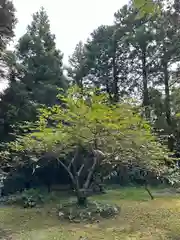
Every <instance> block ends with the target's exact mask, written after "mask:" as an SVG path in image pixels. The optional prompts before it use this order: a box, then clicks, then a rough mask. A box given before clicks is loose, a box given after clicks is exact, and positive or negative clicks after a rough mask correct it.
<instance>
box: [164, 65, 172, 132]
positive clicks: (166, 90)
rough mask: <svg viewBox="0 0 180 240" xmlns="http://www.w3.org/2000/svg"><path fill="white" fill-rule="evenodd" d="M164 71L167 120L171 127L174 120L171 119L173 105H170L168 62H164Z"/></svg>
mask: <svg viewBox="0 0 180 240" xmlns="http://www.w3.org/2000/svg"><path fill="white" fill-rule="evenodd" d="M163 72H164V86H165V107H166V121H167V124H168V126H169V128H170V129H171V125H172V120H171V107H170V91H169V73H168V66H167V62H164V63H163Z"/></svg>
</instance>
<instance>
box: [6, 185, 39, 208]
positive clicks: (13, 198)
mask: <svg viewBox="0 0 180 240" xmlns="http://www.w3.org/2000/svg"><path fill="white" fill-rule="evenodd" d="M5 203H6V204H10V205H19V206H23V207H24V208H33V207H36V206H37V205H39V204H42V203H44V196H43V194H42V193H41V192H40V191H39V190H36V189H30V190H25V191H24V192H22V193H17V194H14V195H10V196H8V197H7V198H6V201H5Z"/></svg>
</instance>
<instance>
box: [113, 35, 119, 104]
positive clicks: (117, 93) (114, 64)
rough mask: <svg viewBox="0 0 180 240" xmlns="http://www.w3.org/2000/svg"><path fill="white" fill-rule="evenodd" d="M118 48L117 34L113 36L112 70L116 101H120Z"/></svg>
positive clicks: (114, 98)
mask: <svg viewBox="0 0 180 240" xmlns="http://www.w3.org/2000/svg"><path fill="white" fill-rule="evenodd" d="M116 48H117V42H116V39H115V34H114V36H113V59H112V71H113V95H114V97H113V100H114V102H118V101H119V88H118V69H117V63H116Z"/></svg>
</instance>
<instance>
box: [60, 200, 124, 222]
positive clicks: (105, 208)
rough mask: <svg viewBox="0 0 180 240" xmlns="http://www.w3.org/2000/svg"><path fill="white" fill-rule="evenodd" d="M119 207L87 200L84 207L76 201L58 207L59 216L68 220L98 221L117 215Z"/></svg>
mask: <svg viewBox="0 0 180 240" xmlns="http://www.w3.org/2000/svg"><path fill="white" fill-rule="evenodd" d="M119 212H120V208H119V207H118V206H116V205H111V204H105V203H104V204H103V203H98V202H89V203H88V205H87V206H86V207H80V206H78V205H77V203H73V202H72V203H68V204H65V205H61V206H60V207H59V217H60V218H61V219H65V220H69V221H70V222H82V221H91V222H94V221H99V220H100V219H102V218H112V217H115V216H116V215H118V214H119Z"/></svg>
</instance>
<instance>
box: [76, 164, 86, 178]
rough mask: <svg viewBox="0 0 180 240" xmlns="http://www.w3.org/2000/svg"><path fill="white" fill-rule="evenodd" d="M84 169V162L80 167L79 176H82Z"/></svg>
mask: <svg viewBox="0 0 180 240" xmlns="http://www.w3.org/2000/svg"><path fill="white" fill-rule="evenodd" d="M83 169H84V164H82V166H81V167H80V169H79V171H78V172H77V176H78V177H80V175H81V173H82V171H83Z"/></svg>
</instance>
